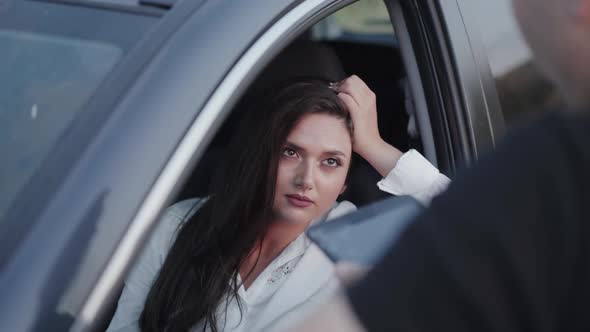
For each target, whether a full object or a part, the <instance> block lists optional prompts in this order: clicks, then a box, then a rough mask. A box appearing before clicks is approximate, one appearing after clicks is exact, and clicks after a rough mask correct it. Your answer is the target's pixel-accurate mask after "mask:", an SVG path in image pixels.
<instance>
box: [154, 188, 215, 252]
mask: <svg viewBox="0 0 590 332" xmlns="http://www.w3.org/2000/svg"><path fill="white" fill-rule="evenodd" d="M206 201H207V198H198V197H195V198H190V199H186V200H183V201H180V202H177V203H174V204H172V205H171V206H170V207H168V208H167V209H166V210H165V211H164V213H163V214H162V217H161V218H160V220H159V221H158V224H157V225H156V229H155V230H154V232H153V233H152V241H155V242H156V243H157V244H158V245H159V246H165V247H166V246H168V245H169V244H170V243H171V242H173V240H174V238H175V237H176V234H177V232H178V230H179V229H180V227H182V223H184V222H185V221H187V220H188V219H189V218H190V217H191V216H192V215H194V214H195V212H197V210H198V209H199V208H200V207H201V206H202V205H203V204H204V203H205V202H206Z"/></svg>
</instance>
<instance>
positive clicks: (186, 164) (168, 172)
mask: <svg viewBox="0 0 590 332" xmlns="http://www.w3.org/2000/svg"><path fill="white" fill-rule="evenodd" d="M153 2H154V1H150V2H146V3H153ZM73 3H74V4H75V2H73ZM156 3H158V1H156ZM159 3H160V4H161V5H160V6H159V7H161V8H168V7H169V4H170V3H172V2H170V1H164V2H159ZM162 3H169V4H167V5H166V4H162ZM294 3H295V2H294V1H258V2H257V6H252V5H251V4H240V3H234V2H219V1H210V2H204V1H184V2H178V3H175V4H173V5H172V8H171V9H170V10H169V11H168V12H166V13H165V14H164V16H163V17H162V20H161V21H160V22H158V24H156V25H155V26H154V27H153V29H152V30H150V31H149V33H148V34H147V35H145V36H144V37H143V39H142V41H141V42H139V43H138V44H137V45H136V46H135V47H134V48H133V49H132V50H131V51H130V52H129V53H128V54H127V55H126V56H124V57H123V58H122V60H121V63H120V65H118V66H117V67H116V68H115V69H114V70H113V71H112V72H110V73H109V76H108V77H106V78H105V79H104V80H103V81H102V84H101V85H100V87H99V88H98V89H97V90H96V91H95V92H94V94H93V96H92V97H91V98H90V100H89V101H88V102H87V103H86V104H85V106H84V109H85V110H99V111H96V112H97V113H98V114H99V115H97V116H96V117H92V116H88V117H83V116H82V117H81V119H79V120H78V119H76V121H77V122H75V123H72V124H71V125H70V128H71V130H69V131H68V132H67V133H65V134H64V136H62V139H61V141H60V142H59V144H57V145H56V146H55V147H54V148H53V150H52V151H51V153H50V154H49V157H48V158H46V159H45V160H44V161H43V163H42V165H40V167H39V168H38V170H36V173H35V175H34V176H32V177H31V179H30V181H28V184H27V185H26V186H25V188H24V189H23V191H22V192H21V194H20V195H19V196H18V197H17V199H16V201H15V202H14V203H12V205H11V206H10V209H9V211H8V212H7V214H6V217H5V218H4V219H5V220H6V221H3V223H4V222H6V225H16V226H15V227H14V228H6V229H5V230H3V232H2V235H3V236H5V237H6V238H9V237H13V238H14V240H13V241H12V245H11V246H10V251H8V252H6V253H5V255H4V257H3V260H2V275H1V277H2V280H3V282H2V283H1V284H2V286H0V287H2V294H3V299H2V300H0V301H1V302H0V315H1V317H2V318H1V319H0V329H1V330H10V331H19V330H67V329H70V328H71V329H73V330H86V329H92V328H95V327H97V326H99V325H100V323H101V322H100V320H99V319H98V317H99V315H100V313H101V312H102V310H104V308H105V307H107V306H106V305H105V304H106V303H108V302H109V300H112V298H111V297H112V295H113V293H115V292H116V287H115V285H117V284H118V283H120V280H121V277H122V276H123V275H124V273H125V271H126V270H127V268H128V266H129V264H130V262H131V261H132V258H133V257H134V255H135V253H136V252H137V250H139V248H140V247H141V244H142V240H143V239H144V238H145V237H146V236H147V234H148V232H149V230H150V228H151V226H152V225H153V222H154V220H155V219H156V217H157V216H158V214H159V212H160V211H161V210H162V208H163V207H165V206H166V205H167V203H168V201H169V199H170V198H171V197H172V195H173V194H174V192H175V190H177V189H178V186H179V185H180V183H181V182H182V180H183V178H184V176H186V174H185V173H186V171H187V170H188V169H190V166H191V165H192V164H194V162H195V161H196V160H198V157H199V154H200V153H201V152H202V149H204V147H205V146H206V143H207V141H208V139H210V137H211V135H212V133H213V132H214V131H215V129H216V128H217V126H218V125H219V123H220V122H221V121H222V120H223V116H224V112H227V110H228V108H229V107H231V105H232V102H234V101H235V98H237V96H238V95H239V93H240V92H241V91H242V90H243V89H244V87H245V84H246V83H247V81H248V80H249V79H251V77H252V76H253V75H254V74H255V73H256V70H257V69H259V68H260V67H261V66H263V65H264V64H265V63H266V62H267V61H268V60H269V59H270V57H271V56H272V55H273V54H274V53H276V52H278V50H279V49H280V48H281V47H282V46H284V44H285V43H286V42H287V41H288V40H289V39H290V38H292V37H293V36H294V34H296V33H297V32H298V31H300V30H301V29H304V28H305V24H307V23H309V22H310V18H312V17H313V16H314V15H317V14H318V13H321V12H322V11H324V10H332V9H333V6H335V5H337V4H336V1H321V0H317V1H305V2H302V3H300V4H297V5H295V4H294ZM60 5H63V4H60ZM115 7H117V6H115ZM110 9H112V7H111V6H110V5H105V6H104V7H101V10H110ZM70 28H72V27H70ZM103 28H105V29H106V27H104V26H103ZM101 111H102V112H101ZM86 112H88V113H91V114H94V113H95V112H93V111H86ZM22 220H25V221H26V222H23V223H22V224H19V221H22ZM97 324H98V325H97Z"/></svg>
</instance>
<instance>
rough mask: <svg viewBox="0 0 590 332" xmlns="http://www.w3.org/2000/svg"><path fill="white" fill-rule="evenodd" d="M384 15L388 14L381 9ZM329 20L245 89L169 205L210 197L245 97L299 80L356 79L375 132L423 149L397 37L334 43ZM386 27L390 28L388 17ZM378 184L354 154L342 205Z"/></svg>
mask: <svg viewBox="0 0 590 332" xmlns="http://www.w3.org/2000/svg"><path fill="white" fill-rule="evenodd" d="M382 10H383V11H385V13H386V9H385V7H383V8H382ZM337 13H338V12H337ZM337 13H336V14H337ZM333 15H334V14H333ZM329 19H330V17H328V18H326V19H324V20H323V21H320V22H319V23H317V24H316V25H314V26H313V27H312V28H310V29H309V30H308V31H306V32H304V33H303V34H302V35H300V36H298V37H297V38H296V39H295V40H294V41H292V42H291V43H290V44H289V45H288V46H286V47H285V48H284V49H283V50H282V51H281V52H280V53H279V54H278V55H277V56H276V57H275V58H274V59H273V60H272V61H271V62H270V63H269V64H268V65H267V66H266V67H265V68H264V69H263V70H262V72H261V73H260V74H259V75H258V76H257V77H256V78H255V80H254V81H253V82H252V83H251V84H250V85H249V87H248V89H247V91H246V92H245V93H244V95H243V97H242V98H241V100H240V101H239V102H237V103H236V106H235V107H234V108H233V109H232V111H231V113H230V114H229V116H228V117H227V118H226V120H225V121H224V123H223V124H222V126H221V128H220V129H219V130H218V132H217V134H216V135H215V137H214V138H213V140H212V141H211V143H210V144H209V147H208V148H207V150H206V152H205V153H204V154H203V156H202V158H201V159H200V161H199V162H198V164H197V165H196V167H195V168H194V170H193V171H192V173H191V175H190V176H189V178H188V179H187V180H186V182H185V184H184V186H183V187H182V189H181V190H180V191H179V194H178V195H177V197H176V198H175V199H174V200H173V202H172V203H175V202H179V201H182V200H185V199H188V198H192V197H206V196H208V194H209V192H210V188H211V179H212V178H215V172H216V170H217V169H219V167H217V165H219V163H220V162H222V161H223V155H224V152H225V150H226V149H227V147H228V145H229V143H230V141H231V138H232V135H233V133H234V132H236V128H237V126H239V125H240V123H242V119H244V118H245V117H247V116H248V113H247V112H246V111H244V108H243V107H242V105H243V104H244V103H245V102H247V99H248V98H249V96H253V95H257V94H259V93H260V92H261V91H265V90H266V89H268V88H270V87H272V86H273V85H275V84H277V83H279V82H281V81H283V80H287V79H290V78H294V77H298V76H308V77H309V76H314V77H320V78H324V79H328V80H330V81H338V80H342V79H344V78H345V77H347V76H349V75H352V74H356V75H358V76H359V77H360V78H361V79H363V81H365V83H367V85H368V86H369V87H370V88H371V90H373V91H374V92H375V94H376V95H377V110H378V123H379V131H380V134H381V136H382V137H383V139H384V140H386V141H387V142H389V143H390V144H392V145H394V146H395V147H397V148H398V149H400V150H402V151H406V150H408V149H410V148H414V149H417V150H419V151H421V150H422V149H421V142H420V138H419V135H418V133H417V132H416V131H415V130H413V129H411V128H412V127H415V125H413V124H412V122H413V119H412V115H411V113H412V112H411V111H410V110H408V106H407V105H408V100H409V98H410V97H409V89H408V84H407V76H406V72H405V69H404V65H403V63H402V58H401V53H400V49H399V44H398V43H397V41H396V37H395V33H393V31H391V32H389V33H386V34H383V33H381V34H371V33H367V34H353V33H343V34H341V35H340V36H339V37H338V38H327V37H326V36H324V35H322V34H321V33H318V32H317V31H318V30H320V29H319V28H320V27H321V25H322V24H323V25H324V26H323V27H322V29H323V30H326V29H325V25H326V22H328V23H329ZM387 24H388V25H389V29H392V28H391V22H390V21H389V17H388V16H387ZM380 179H381V176H380V175H379V174H378V173H377V171H375V170H374V169H373V168H372V167H371V166H370V165H369V164H368V163H367V162H365V161H364V160H363V159H362V158H361V157H360V156H358V155H355V156H354V157H353V162H352V167H351V169H350V174H349V178H348V181H349V182H348V186H347V190H346V191H345V192H344V193H343V194H342V195H341V197H340V200H348V201H351V202H353V203H354V204H355V205H357V206H359V207H360V206H363V205H367V204H369V203H372V202H375V201H378V200H381V199H384V198H387V197H390V195H389V194H386V193H384V192H381V191H380V190H379V189H378V187H377V185H376V183H377V182H378V181H379V180H380ZM115 310H116V304H114V305H113V308H112V311H111V312H110V313H107V315H106V317H105V321H104V328H105V329H106V327H107V326H108V323H109V321H110V319H111V317H112V315H113V314H114V312H115Z"/></svg>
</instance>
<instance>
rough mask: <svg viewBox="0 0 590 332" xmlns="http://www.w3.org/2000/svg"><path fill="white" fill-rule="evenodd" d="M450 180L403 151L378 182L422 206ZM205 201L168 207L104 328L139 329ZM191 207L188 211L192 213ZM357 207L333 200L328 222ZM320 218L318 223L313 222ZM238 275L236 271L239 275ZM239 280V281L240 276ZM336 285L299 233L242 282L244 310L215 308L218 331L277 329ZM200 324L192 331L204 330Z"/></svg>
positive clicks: (317, 253) (233, 305)
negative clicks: (179, 236) (165, 268)
mask: <svg viewBox="0 0 590 332" xmlns="http://www.w3.org/2000/svg"><path fill="white" fill-rule="evenodd" d="M449 182H450V180H449V179H448V178H447V177H446V176H445V175H443V174H441V173H440V172H439V171H438V170H437V169H436V168H435V167H434V166H433V165H432V164H430V162H428V160H426V159H425V158H424V157H423V156H422V155H421V154H420V153H419V152H417V151H416V150H410V151H408V152H406V153H404V154H403V155H402V157H401V158H400V159H399V161H398V162H397V164H396V166H395V167H394V168H393V169H392V170H391V172H390V173H389V174H388V175H387V176H386V177H385V178H384V179H382V180H381V181H379V183H377V185H378V187H379V189H381V190H383V191H385V192H388V193H391V194H394V195H411V196H413V197H414V198H416V199H417V200H419V201H421V202H422V203H424V204H428V203H429V202H430V200H431V199H432V197H434V196H435V195H436V194H438V193H440V192H441V191H443V190H444V189H445V188H446V187H447V185H448V183H449ZM202 202H203V200H199V199H190V200H185V201H182V202H179V203H177V204H174V205H173V206H171V207H169V208H168V209H167V210H166V212H165V214H164V215H163V217H162V219H161V220H160V222H159V224H158V226H157V227H156V230H155V231H154V233H153V234H152V237H151V239H150V241H149V243H148V244H147V246H146V248H145V249H144V251H143V252H142V254H141V256H140V257H139V260H138V261H137V262H136V264H135V266H134V267H133V269H132V270H131V272H130V273H129V275H128V276H127V279H126V281H125V288H124V289H123V293H122V294H121V297H120V298H119V303H118V306H117V311H116V313H115V316H114V317H113V319H112V321H111V323H110V326H109V328H108V329H107V331H139V326H138V320H139V316H140V315H141V312H142V310H143V306H144V303H145V300H146V298H147V294H148V292H149V290H150V288H151V285H152V283H153V281H154V279H155V278H156V276H157V274H158V271H159V270H160V267H161V266H162V264H163V263H164V260H165V259H166V255H167V253H168V251H169V250H170V248H171V246H172V244H173V242H174V239H175V237H176V231H177V229H178V226H179V225H180V223H182V221H183V220H184V219H185V218H186V217H187V216H188V215H190V214H191V213H194V211H196V209H197V208H198V206H199V205H200V204H201V203H202ZM191 210H192V211H191ZM354 210H356V207H355V205H354V204H352V203H350V202H348V201H343V202H340V203H335V204H334V207H333V208H332V209H331V210H330V212H329V213H328V215H327V216H326V218H322V220H330V219H334V218H336V217H339V216H341V215H343V214H346V213H349V212H351V211H354ZM314 222H318V221H314ZM238 278H239V274H238ZM238 283H241V281H240V280H238ZM339 287H340V283H339V281H338V279H337V278H336V276H335V274H334V271H333V263H332V262H331V261H330V260H329V259H328V258H327V257H326V256H325V255H324V254H323V253H322V252H321V250H320V249H319V248H318V247H316V246H315V245H314V244H313V243H312V242H311V241H310V240H309V239H308V238H307V236H306V235H305V233H302V234H301V235H300V236H299V237H297V239H295V240H294V241H293V242H291V244H289V245H288V246H287V247H286V248H285V249H284V250H283V251H282V252H281V254H280V255H279V256H277V257H276V258H275V259H274V260H273V261H272V262H271V263H270V264H269V265H268V266H267V267H266V268H265V269H264V271H263V272H262V273H260V275H259V276H258V277H257V278H256V280H254V282H253V283H252V285H251V286H250V287H249V288H248V289H247V290H246V289H245V288H244V286H241V287H240V288H239V290H238V294H239V296H240V298H241V299H242V303H243V304H245V305H243V306H242V312H240V309H239V307H238V304H237V303H236V301H235V300H231V301H230V302H229V304H228V305H227V311H225V309H226V305H225V302H223V303H222V304H221V305H220V306H219V308H218V315H217V317H218V328H219V330H221V331H233V332H242V331H244V332H246V331H247V332H250V331H280V330H283V329H285V328H288V327H290V326H291V325H292V324H293V323H295V322H297V321H300V320H301V318H302V317H303V316H305V315H306V314H307V313H308V312H310V311H312V310H313V309H314V308H316V307H317V305H319V304H321V303H322V302H323V301H324V300H326V299H328V298H329V297H330V296H331V295H333V294H334V293H335V292H336V291H337V290H338V288H339ZM202 329H203V326H202V323H198V324H197V325H195V326H194V327H193V329H192V331H202Z"/></svg>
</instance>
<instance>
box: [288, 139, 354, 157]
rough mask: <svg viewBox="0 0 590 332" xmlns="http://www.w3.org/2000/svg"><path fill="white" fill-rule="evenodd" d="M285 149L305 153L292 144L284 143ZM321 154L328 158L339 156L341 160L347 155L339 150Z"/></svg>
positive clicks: (302, 149) (303, 149)
mask: <svg viewBox="0 0 590 332" xmlns="http://www.w3.org/2000/svg"><path fill="white" fill-rule="evenodd" d="M285 147H287V148H289V149H292V150H295V151H297V152H299V153H304V152H305V151H306V150H305V148H302V147H300V146H299V145H297V144H295V143H293V142H287V143H285ZM322 154H324V155H328V156H341V157H343V158H346V157H347V154H346V153H344V152H342V151H340V150H329V151H325V152H323V153H322Z"/></svg>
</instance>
